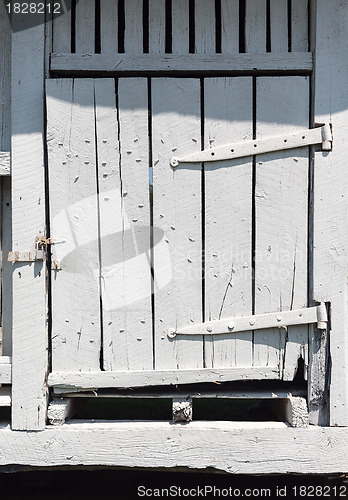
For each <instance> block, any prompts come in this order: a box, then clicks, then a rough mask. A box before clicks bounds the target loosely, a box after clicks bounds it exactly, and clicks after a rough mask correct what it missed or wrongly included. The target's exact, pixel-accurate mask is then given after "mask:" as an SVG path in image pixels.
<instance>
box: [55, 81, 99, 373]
mask: <svg viewBox="0 0 348 500" xmlns="http://www.w3.org/2000/svg"><path fill="white" fill-rule="evenodd" d="M47 114H48V120H47V139H48V141H47V144H48V165H49V195H50V217H51V237H52V238H53V240H54V241H57V242H59V243H57V244H55V245H54V246H53V251H52V254H53V261H54V262H57V263H58V264H57V266H55V264H54V265H53V269H54V268H55V267H57V268H58V269H57V270H53V271H52V366H53V369H55V370H62V371H63V370H71V369H80V370H87V371H88V370H94V371H95V370H97V369H99V356H100V340H101V339H100V292H99V246H98V236H99V233H98V207H97V203H98V199H97V184H96V151H95V116H94V88H93V80H87V79H86V80H75V81H74V80H71V79H67V80H65V79H63V80H48V81H47Z"/></svg>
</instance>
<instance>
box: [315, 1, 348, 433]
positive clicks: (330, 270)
mask: <svg viewBox="0 0 348 500" xmlns="http://www.w3.org/2000/svg"><path fill="white" fill-rule="evenodd" d="M347 26H348V12H347V6H346V3H345V2H341V1H339V0H332V1H330V2H325V1H323V0H318V1H317V12H316V46H315V50H316V78H315V101H314V113H315V119H316V121H321V120H324V119H325V120H328V121H329V122H331V123H332V127H333V130H334V131H335V132H334V133H335V147H334V149H333V150H332V151H331V152H330V153H323V152H317V153H316V154H315V160H314V163H315V164H314V194H313V196H314V199H315V204H314V242H313V248H314V252H313V268H314V277H313V278H314V290H313V295H314V296H313V298H314V299H315V300H318V301H325V302H329V303H330V304H331V331H330V332H329V338H330V355H331V360H332V366H331V381H330V389H329V390H330V424H331V425H344V426H347V425H348V412H347V407H348V380H347V365H348V358H347V352H348V345H347V341H348V331H347V329H348V321H347V316H348V313H347V295H348V289H347V280H346V277H347V262H348V260H347V245H348V238H347V235H348V224H347V216H346V214H347V182H346V161H345V157H346V150H347V134H346V131H347V125H346V124H347V107H346V104H345V103H346V102H347V100H348V88H347V86H346V83H345V82H346V81H347V78H348V74H347V68H346V65H345V64H342V61H344V60H345V57H346V54H347V50H348V36H347V35H348V34H347ZM328 96H329V97H328Z"/></svg>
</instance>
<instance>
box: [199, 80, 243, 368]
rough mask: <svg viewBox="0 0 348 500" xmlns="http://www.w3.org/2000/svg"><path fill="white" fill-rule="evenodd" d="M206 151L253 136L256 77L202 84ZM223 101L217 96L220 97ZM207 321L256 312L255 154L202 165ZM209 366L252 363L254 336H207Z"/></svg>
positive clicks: (241, 334) (207, 364)
mask: <svg viewBox="0 0 348 500" xmlns="http://www.w3.org/2000/svg"><path fill="white" fill-rule="evenodd" d="M204 92H205V98H204V106H205V110H204V116H205V122H204V132H205V144H204V147H205V149H207V148H209V147H213V146H219V145H222V144H225V143H226V142H228V141H229V140H231V137H233V140H235V141H238V140H243V139H251V138H252V131H253V127H252V79H251V78H250V77H246V78H207V79H206V80H205V82H204ZM217 95H218V96H219V99H216V96H217ZM204 192H205V219H204V223H205V297H204V300H205V321H210V320H213V319H222V318H226V317H232V316H242V315H251V314H252V244H251V243H252V241H251V240H252V213H251V206H252V158H243V159H242V160H241V159H237V160H227V161H221V162H218V163H213V162H212V163H205V164H204ZM205 362H206V366H208V367H219V368H222V367H227V366H251V365H252V334H251V332H244V333H240V334H238V333H237V334H236V333H230V334H226V335H220V336H218V337H216V336H214V337H213V336H211V337H209V336H206V337H205Z"/></svg>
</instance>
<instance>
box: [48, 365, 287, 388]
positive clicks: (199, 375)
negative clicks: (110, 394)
mask: <svg viewBox="0 0 348 500" xmlns="http://www.w3.org/2000/svg"><path fill="white" fill-rule="evenodd" d="M279 377H280V375H279V367H278V366H255V367H247V368H227V369H222V368H221V369H218V368H216V369H215V368H214V369H210V368H203V369H195V370H143V371H140V370H139V371H132V372H131V371H130V372H53V373H51V374H50V375H49V377H48V385H49V386H50V387H55V388H56V387H60V388H64V389H75V388H78V389H98V388H112V387H117V388H126V387H147V386H155V385H156V386H158V385H174V384H193V383H200V382H228V381H233V380H267V379H279Z"/></svg>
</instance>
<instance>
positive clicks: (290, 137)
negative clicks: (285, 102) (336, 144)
mask: <svg viewBox="0 0 348 500" xmlns="http://www.w3.org/2000/svg"><path fill="white" fill-rule="evenodd" d="M312 144H321V147H322V150H323V151H331V149H332V133H331V126H330V125H329V124H328V123H326V124H324V125H321V126H320V127H316V128H312V129H304V130H302V131H300V132H294V133H290V134H285V135H281V136H276V137H265V138H264V139H255V140H247V141H243V142H237V143H234V144H233V143H232V144H227V145H224V146H217V147H215V148H214V147H213V148H209V149H204V150H203V151H197V152H195V153H191V154H188V155H185V156H178V157H176V156H175V157H173V158H172V159H171V160H170V165H171V166H172V167H173V168H176V167H178V166H179V164H180V163H203V162H211V161H221V160H233V159H235V158H242V157H244V156H252V155H259V154H263V153H270V152H273V151H282V150H285V149H294V148H299V147H303V146H310V145H312Z"/></svg>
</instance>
